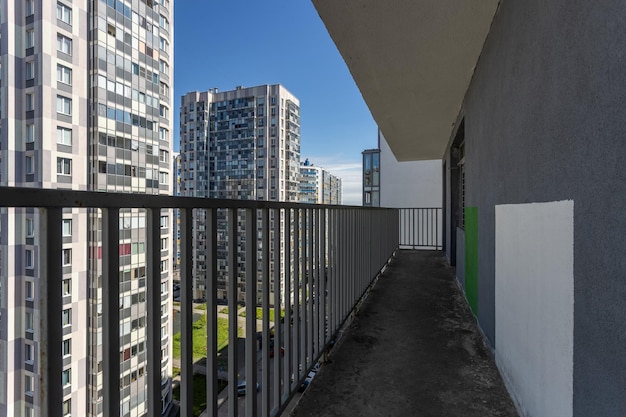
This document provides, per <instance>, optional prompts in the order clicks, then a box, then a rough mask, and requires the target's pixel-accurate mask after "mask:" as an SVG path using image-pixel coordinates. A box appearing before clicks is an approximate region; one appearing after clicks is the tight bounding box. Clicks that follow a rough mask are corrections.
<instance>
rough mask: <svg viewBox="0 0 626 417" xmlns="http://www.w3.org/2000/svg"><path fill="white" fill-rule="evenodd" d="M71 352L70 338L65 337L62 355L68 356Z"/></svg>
mask: <svg viewBox="0 0 626 417" xmlns="http://www.w3.org/2000/svg"><path fill="white" fill-rule="evenodd" d="M71 354H72V339H65V340H64V341H63V356H70V355H71Z"/></svg>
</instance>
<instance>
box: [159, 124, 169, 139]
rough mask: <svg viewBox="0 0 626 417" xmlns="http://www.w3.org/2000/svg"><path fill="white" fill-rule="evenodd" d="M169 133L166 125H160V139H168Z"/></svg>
mask: <svg viewBox="0 0 626 417" xmlns="http://www.w3.org/2000/svg"><path fill="white" fill-rule="evenodd" d="M168 138H169V135H168V131H167V129H166V128H164V127H160V128H159V139H160V140H168Z"/></svg>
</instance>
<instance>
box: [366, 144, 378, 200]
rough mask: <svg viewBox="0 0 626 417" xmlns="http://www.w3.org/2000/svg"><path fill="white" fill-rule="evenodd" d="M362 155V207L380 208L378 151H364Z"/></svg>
mask: <svg viewBox="0 0 626 417" xmlns="http://www.w3.org/2000/svg"><path fill="white" fill-rule="evenodd" d="M362 154H363V205H364V206H369V207H380V149H379V148H376V149H366V150H364V151H363V152H362Z"/></svg>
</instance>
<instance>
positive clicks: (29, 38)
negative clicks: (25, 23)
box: [25, 29, 35, 48]
mask: <svg viewBox="0 0 626 417" xmlns="http://www.w3.org/2000/svg"><path fill="white" fill-rule="evenodd" d="M34 46H35V30H34V29H29V30H27V31H26V45H25V47H26V48H32V47H34Z"/></svg>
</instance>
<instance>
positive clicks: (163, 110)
mask: <svg viewBox="0 0 626 417" xmlns="http://www.w3.org/2000/svg"><path fill="white" fill-rule="evenodd" d="M168 114H169V109H168V108H167V107H166V106H164V105H162V104H161V105H160V106H159V116H161V117H165V118H167V116H168Z"/></svg>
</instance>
